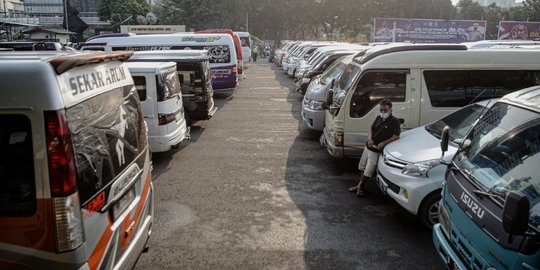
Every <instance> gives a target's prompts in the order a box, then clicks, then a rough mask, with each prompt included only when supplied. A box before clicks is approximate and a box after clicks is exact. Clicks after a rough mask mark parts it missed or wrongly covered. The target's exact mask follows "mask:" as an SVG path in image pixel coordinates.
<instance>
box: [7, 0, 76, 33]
mask: <svg viewBox="0 0 540 270" xmlns="http://www.w3.org/2000/svg"><path fill="white" fill-rule="evenodd" d="M4 1H5V0H4ZM67 1H68V0H64V19H65V20H66V30H67V31H69V19H68V10H67Z"/></svg>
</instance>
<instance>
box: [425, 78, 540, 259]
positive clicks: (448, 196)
mask: <svg viewBox="0 0 540 270" xmlns="http://www.w3.org/2000/svg"><path fill="white" fill-rule="evenodd" d="M449 140H452V138H449V137H448V133H447V132H444V131H443V134H442V135H441V149H442V150H443V152H444V151H445V150H446V149H447V148H446V147H447V145H448V141H449ZM447 165H448V170H447V172H446V183H445V185H444V187H443V191H442V200H441V204H440V207H439V223H438V224H435V225H434V227H433V242H434V245H435V249H436V250H437V253H438V254H439V256H440V257H441V259H442V260H443V261H444V262H445V265H446V266H447V267H448V269H482V270H487V269H540V250H539V247H540V87H539V86H535V87H531V88H526V89H523V90H520V91H517V92H514V93H511V94H508V95H506V96H504V97H503V98H501V99H500V100H499V101H498V102H497V103H496V104H494V105H493V107H491V108H490V109H489V110H488V111H487V112H486V113H485V114H484V115H483V116H482V117H481V118H480V119H478V120H477V121H476V123H475V125H474V127H473V128H472V129H471V131H470V132H469V134H468V135H467V136H466V137H465V139H463V140H462V141H461V142H460V147H459V150H458V151H457V152H456V154H455V156H454V158H453V159H452V161H451V162H449V164H447Z"/></svg>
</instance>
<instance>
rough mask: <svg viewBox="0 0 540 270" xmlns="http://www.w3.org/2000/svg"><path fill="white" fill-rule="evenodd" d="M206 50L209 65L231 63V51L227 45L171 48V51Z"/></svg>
mask: <svg viewBox="0 0 540 270" xmlns="http://www.w3.org/2000/svg"><path fill="white" fill-rule="evenodd" d="M185 49H188V50H207V51H208V55H209V56H210V63H214V64H223V63H229V62H231V49H230V48H229V46H227V45H210V46H172V47H171V50H185Z"/></svg>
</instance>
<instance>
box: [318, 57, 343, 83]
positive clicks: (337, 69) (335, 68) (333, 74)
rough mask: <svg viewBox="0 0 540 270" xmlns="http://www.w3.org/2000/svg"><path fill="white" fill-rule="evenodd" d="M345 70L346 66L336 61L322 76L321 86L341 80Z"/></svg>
mask: <svg viewBox="0 0 540 270" xmlns="http://www.w3.org/2000/svg"><path fill="white" fill-rule="evenodd" d="M343 70H345V64H344V63H343V62H341V61H335V62H334V63H333V64H332V65H331V66H330V67H329V68H328V69H326V71H325V72H324V73H323V74H322V76H321V84H329V83H331V82H332V80H333V79H337V78H339V76H341V74H342V73H343Z"/></svg>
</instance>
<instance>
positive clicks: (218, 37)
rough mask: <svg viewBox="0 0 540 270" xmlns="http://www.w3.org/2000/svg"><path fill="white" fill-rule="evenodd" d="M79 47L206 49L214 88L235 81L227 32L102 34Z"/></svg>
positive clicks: (227, 86)
mask: <svg viewBox="0 0 540 270" xmlns="http://www.w3.org/2000/svg"><path fill="white" fill-rule="evenodd" d="M81 50H104V51H120V50H130V51H154V50H208V54H209V56H210V68H211V70H212V87H213V89H214V91H224V90H230V89H234V88H236V86H237V83H238V60H237V56H236V50H235V47H234V41H233V38H232V37H231V35H229V34H190V33H183V34H179V33H178V34H155V35H131V36H120V37H104V38H96V39H92V40H89V41H87V42H86V43H85V44H83V45H82V47H81Z"/></svg>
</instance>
